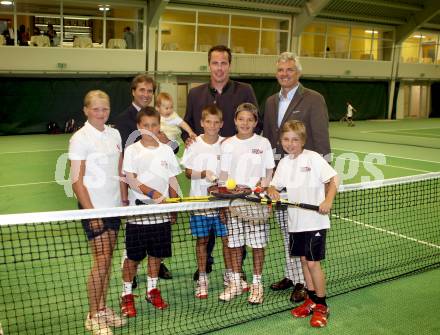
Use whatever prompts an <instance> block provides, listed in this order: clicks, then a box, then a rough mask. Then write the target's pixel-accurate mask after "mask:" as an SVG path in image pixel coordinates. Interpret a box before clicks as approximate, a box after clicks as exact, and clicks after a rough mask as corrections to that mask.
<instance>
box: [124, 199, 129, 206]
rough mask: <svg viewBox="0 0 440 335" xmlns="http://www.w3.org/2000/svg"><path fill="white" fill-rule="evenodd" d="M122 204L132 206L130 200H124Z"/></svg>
mask: <svg viewBox="0 0 440 335" xmlns="http://www.w3.org/2000/svg"><path fill="white" fill-rule="evenodd" d="M122 204H123V205H126V206H128V205H130V200H122Z"/></svg>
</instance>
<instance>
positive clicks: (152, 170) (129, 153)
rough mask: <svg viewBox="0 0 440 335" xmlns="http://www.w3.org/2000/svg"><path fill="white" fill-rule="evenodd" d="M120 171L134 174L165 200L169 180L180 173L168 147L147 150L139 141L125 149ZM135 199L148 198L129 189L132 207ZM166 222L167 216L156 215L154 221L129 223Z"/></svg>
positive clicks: (167, 195) (162, 145)
mask: <svg viewBox="0 0 440 335" xmlns="http://www.w3.org/2000/svg"><path fill="white" fill-rule="evenodd" d="M122 169H123V170H124V171H125V172H130V173H135V174H136V175H137V180H138V181H139V182H141V183H142V184H144V185H146V186H148V187H151V188H154V189H155V190H157V191H159V192H160V193H162V195H163V196H165V197H166V198H168V197H169V193H168V190H169V179H170V178H171V177H174V176H176V175H178V174H179V173H180V172H181V170H180V167H179V163H178V162H177V159H176V157H175V156H174V153H173V150H172V149H171V148H170V147H169V146H168V145H165V144H162V143H160V144H159V146H158V147H149V148H147V147H144V145H143V144H142V143H141V141H138V142H136V143H133V144H131V145H129V146H128V147H127V149H125V153H124V163H123V166H122ZM136 199H139V200H148V199H150V198H149V197H148V196H147V195H145V194H143V193H140V192H137V191H135V190H133V189H132V188H129V190H128V200H130V203H131V204H133V205H134V204H135V203H136ZM168 220H169V217H168V215H165V216H162V215H161V216H158V215H156V216H155V218H154V220H151V221H150V222H148V219H146V220H144V221H143V222H137V221H136V222H130V223H140V224H152V223H160V222H165V221H168Z"/></svg>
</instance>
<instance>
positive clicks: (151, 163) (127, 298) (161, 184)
mask: <svg viewBox="0 0 440 335" xmlns="http://www.w3.org/2000/svg"><path fill="white" fill-rule="evenodd" d="M137 127H138V129H139V130H140V131H141V134H142V138H141V140H140V141H138V142H135V143H133V144H131V145H130V146H128V147H127V148H126V149H125V154H124V162H123V166H122V169H123V171H124V172H125V175H126V177H127V182H128V184H129V186H130V188H129V193H128V199H129V201H130V203H132V204H139V203H142V202H144V201H147V200H150V201H151V200H153V201H154V202H156V203H161V202H162V201H163V200H164V199H166V198H168V197H177V196H178V192H180V190H179V184H178V183H177V179H176V176H177V175H178V174H179V173H180V168H179V163H178V162H177V159H176V157H175V156H174V153H173V150H172V149H171V148H170V147H169V146H168V145H165V144H162V143H161V142H160V141H159V140H158V138H157V136H158V134H159V131H160V115H159V113H158V112H157V111H156V110H155V109H154V108H153V107H145V108H143V109H141V110H140V111H139V112H138V114H137ZM174 219H175V216H174V215H170V214H151V215H143V216H140V217H134V218H128V220H127V224H126V235H125V248H126V250H127V260H126V261H125V262H124V266H123V271H122V279H123V282H124V283H123V287H122V299H121V300H122V302H121V312H122V315H124V316H126V317H134V316H136V308H135V305H134V297H133V292H132V281H133V278H134V276H135V275H136V271H137V267H138V265H139V262H141V261H142V260H143V259H144V258H145V257H146V256H148V267H147V293H146V300H147V301H148V302H150V303H151V304H152V305H153V306H154V307H155V308H157V309H165V308H167V307H168V304H167V303H166V302H165V301H164V300H163V299H162V296H161V293H160V291H159V290H158V289H157V287H156V286H157V282H158V276H159V268H160V262H161V260H162V258H166V257H171V222H172V221H174Z"/></svg>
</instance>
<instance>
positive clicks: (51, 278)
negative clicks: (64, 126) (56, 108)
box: [0, 120, 440, 334]
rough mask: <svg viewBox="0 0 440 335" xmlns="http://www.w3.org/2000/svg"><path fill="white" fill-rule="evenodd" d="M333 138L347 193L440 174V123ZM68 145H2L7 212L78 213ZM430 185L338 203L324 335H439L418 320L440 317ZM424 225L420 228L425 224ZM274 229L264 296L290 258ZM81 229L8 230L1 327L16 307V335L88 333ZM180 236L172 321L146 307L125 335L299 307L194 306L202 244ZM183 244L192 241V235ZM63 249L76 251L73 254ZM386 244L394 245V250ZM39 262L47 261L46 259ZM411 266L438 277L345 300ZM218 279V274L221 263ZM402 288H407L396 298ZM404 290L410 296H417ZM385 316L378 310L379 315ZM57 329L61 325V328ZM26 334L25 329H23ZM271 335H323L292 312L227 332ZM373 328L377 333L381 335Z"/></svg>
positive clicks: (360, 130) (9, 141) (367, 128)
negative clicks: (412, 333) (188, 316)
mask: <svg viewBox="0 0 440 335" xmlns="http://www.w3.org/2000/svg"><path fill="white" fill-rule="evenodd" d="M330 134H331V140H332V148H333V152H334V161H333V164H334V166H335V167H336V169H337V170H338V172H339V174H340V175H341V177H342V179H343V183H344V184H352V183H359V182H367V181H372V180H378V179H390V178H395V177H404V176H412V175H417V174H425V173H428V172H439V171H440V142H439V141H438V137H439V136H440V120H405V121H363V122H357V123H356V127H352V128H348V127H346V126H345V125H344V124H341V123H339V122H338V123H332V124H331V130H330ZM69 137H70V136H67V135H29V136H11V137H2V138H0V156H1V157H2V162H3V164H2V167H1V168H0V171H1V172H0V189H1V191H2V192H1V193H0V204H1V205H0V206H1V207H0V208H1V211H0V212H1V213H2V214H9V213H20V212H36V211H54V210H65V209H75V208H76V201H75V200H74V198H72V197H68V196H66V192H67V195H70V194H69V192H70V189H69V187H68V170H67V169H66V162H67V156H66V151H67V146H68V139H69ZM180 182H181V186H182V188H183V189H184V191H185V192H186V191H187V189H188V185H187V182H186V180H185V179H184V178H180ZM420 187H422V186H420ZM424 187H425V189H426V187H428V188H427V190H428V191H427V196H425V197H424V198H423V200H425V201H424V202H421V203H417V204H414V203H411V199H412V198H411V197H410V195H411V194H412V193H417V192H418V191H417V190H418V186H415V188H414V189H410V190H409V191H406V192H407V193H409V194H410V195H404V193H401V196H400V197H395V198H393V197H392V194H388V193H386V192H384V193H383V194H381V193H380V191H375V190H372V191H366V192H364V193H361V194H362V196H361V197H360V196H358V197H355V198H350V196H349V193H348V192H347V193H341V194H340V195H339V197H340V198H341V205H340V208H335V211H334V214H333V218H332V219H333V221H332V225H333V228H332V231H331V235H330V238H329V242H328V257H327V262H325V267H326V269H327V275H328V278H329V295H331V296H334V297H333V298H331V299H330V300H329V303H330V306H331V308H332V317H331V319H330V323H329V326H328V327H327V329H325V330H323V331H324V332H325V333H335V332H337V333H341V334H353V333H358V332H359V331H360V329H362V332H363V333H367V334H369V333H371V334H378V333H379V334H380V333H384V334H385V333H386V334H390V333H393V332H394V333H396V334H397V333H407V330H408V329H418V330H420V327H414V323H416V324H423V329H424V330H426V334H428V333H434V332H435V329H439V328H440V322H439V321H438V320H437V318H435V319H434V318H431V317H429V315H430V314H429V313H427V314H422V313H420V312H419V306H421V305H423V306H427V307H428V308H429V307H430V306H431V308H433V309H435V308H436V305H435V303H434V302H435V301H436V300H437V301H438V298H439V297H440V295H439V293H440V292H439V290H438V285H436V284H434V285H432V284H430V283H435V282H438V280H439V279H440V271H439V269H438V265H439V264H440V232H439V230H438V203H439V201H440V199H439V198H438V190H437V189H438V182H437V184H435V183H434V184H429V185H428V186H426V185H425V186H424ZM396 191H397V193H398V191H399V190H398V189H393V192H396ZM399 194H400V193H399ZM429 195H431V199H430V198H429ZM344 197H347V201H342V200H343V199H342V198H344ZM433 197H434V198H433ZM353 199H355V200H353ZM432 203H434V204H435V205H434V206H435V208H432V207H433V206H432ZM393 204H396V205H395V206H393ZM375 207H383V208H380V213H384V212H385V213H386V216H385V217H384V216H380V215H377V214H376V212H379V208H377V210H375ZM415 213H417V215H415ZM420 213H424V214H420ZM384 218H385V219H384ZM415 222H421V223H420V224H417V225H415V224H414V223H415ZM276 228H277V227H276V222H274V220H272V236H271V247H270V248H269V249H268V251H267V252H268V254H267V259H266V264H267V265H266V270H265V271H266V272H265V276H264V281H265V284H266V285H265V286H267V285H268V284H269V283H270V282H272V281H274V280H277V279H279V278H280V277H281V276H282V272H283V270H282V269H283V257H280V254H279V253H280V250H282V241H281V237H280V234H279V231H278V229H276ZM396 228H397V229H398V230H396ZM81 229H82V228H81V226H79V225H72V224H69V222H65V223H60V224H58V225H57V226H56V227H54V226H53V225H48V224H41V225H32V226H27V225H24V226H17V228H14V229H11V231H8V232H4V231H3V230H2V234H1V235H2V240H3V244H2V247H3V249H4V251H3V255H2V257H1V258H2V259H4V260H5V265H2V266H3V270H2V272H1V274H2V277H3V279H4V278H5V274H6V273H8V269H9V270H10V271H13V272H14V274H13V275H11V274H10V271H9V274H8V279H9V280H11V279H14V283H15V284H14V286H13V287H11V288H10V292H5V291H3V289H2V292H1V297H0V302H1V307H0V315H2V316H0V322H2V324H3V327H4V328H5V322H4V321H2V320H3V318H4V316H3V315H8V316H9V313H10V310H9V309H8V306H11V305H13V306H16V310H18V311H19V313H17V314H14V319H16V320H17V322H16V325H14V326H11V327H10V330H11V333H32V334H33V333H38V334H39V333H45V334H47V333H48V332H43V331H42V329H44V328H47V329H50V330H51V333H58V334H60V333H63V334H64V333H66V334H70V333H72V334H73V333H75V334H76V333H81V332H82V331H83V326H82V323H83V319H84V315H85V313H86V309H87V307H86V305H87V304H86V301H87V298H86V292H85V282H86V275H85V274H86V273H87V272H88V270H89V266H90V264H89V263H90V261H89V254H88V252H89V251H88V246H87V244H86V243H85V238H84V236H83V233H82V230H81ZM175 231H176V232H177V236H178V238H177V239H176V238H174V240H173V248H174V250H176V251H181V252H176V253H175V254H176V256H173V258H171V259H170V260H168V261H167V263H168V264H169V265H170V267H171V269H172V270H173V274H174V276H175V279H173V280H172V281H169V282H163V283H161V284H160V285H161V286H162V288H163V290H164V291H165V292H167V293H169V292H173V294H169V295H168V296H167V298H168V299H169V302H170V305H171V306H173V307H171V308H170V309H168V310H166V311H155V310H154V311H153V310H151V309H149V308H148V306H146V305H145V304H143V305H142V307H139V309H140V311H141V313H142V314H144V313H145V315H149V317H145V318H136V320H130V323H129V327H126V328H122V329H121V330H120V331H119V330H118V332H115V333H124V334H130V333H134V332H136V333H142V330H144V332H147V329H148V331H149V332H155V331H159V329H160V327H161V325H162V324H163V323H166V322H171V323H174V324H175V327H176V328H175V329H180V330H182V331H183V332H189V333H197V332H198V330H199V329H203V328H204V326H205V325H206V326H207V327H210V328H211V329H213V327H212V323H215V324H216V325H217V326H216V327H214V328H223V327H226V326H228V325H229V324H231V322H232V323H238V322H241V321H243V320H245V319H247V320H249V319H253V318H258V317H261V316H263V315H268V314H275V313H278V312H280V311H283V310H286V309H287V308H289V306H290V305H289V304H287V303H286V299H287V298H288V295H287V293H276V294H268V295H267V298H266V301H265V303H264V304H263V305H261V306H257V307H252V308H248V307H247V306H245V307H243V306H244V304H245V298H244V297H240V298H239V299H237V300H235V301H234V302H233V303H230V304H228V306H225V307H224V308H223V307H222V308H217V309H212V306H213V305H215V304H217V296H216V295H215V294H211V295H210V297H209V299H207V300H206V301H202V302H198V301H197V302H195V301H194V299H193V297H192V294H193V291H192V290H193V287H192V285H193V284H192V281H191V276H192V271H193V270H194V268H195V261H194V255H193V245H194V243H193V241H192V239H191V238H190V237H189V233H187V232H186V230H184V229H183V228H178V227H177V228H176V227H175ZM48 232H49V233H48ZM185 234H186V235H187V237H188V238H184V237H182V236H184V235H185ZM49 235H50V238H51V243H49V244H48V243H47V242H46V241H45V240H46V239H47V238H48V236H49ZM122 235H123V234H121V236H120V238H119V244H118V247H117V250H116V255H115V257H114V268H113V274H112V279H111V280H112V281H111V284H110V287H111V288H110V292H109V297H110V298H109V301H110V304H111V306H112V307H113V308H115V309H116V310H117V306H118V296H119V293H120V292H119V290H120V278H119V262H120V259H121V257H120V256H121V253H122V249H123V248H122V245H123V238H122ZM344 235H347V236H346V238H345V239H344V240H340V239H339V238H336V236H337V237H340V236H344ZM39 237H40V238H39ZM65 245H67V246H74V248H68V249H67V248H65V247H64V246H65ZM384 245H386V246H387V247H386V250H384V247H383V246H384ZM17 248H21V250H22V253H21V255H22V256H21V258H20V259H17V258H16V256H15V255H14V254H13V253H12V252H11V251H10V250H13V249H17ZM219 249H220V248H217V249H216V255H215V256H216V258H217V259H221V256H220V250H219ZM358 250H363V251H364V252H363V255H364V257H358V256H355V258H353V255H357V254H356V252H357V251H358ZM183 251H185V252H183ZM186 251H187V252H186ZM426 252H428V254H430V255H431V256H430V257H428V258H429V259H427V258H426ZM38 255H39V256H42V257H41V258H38V257H36V256H38ZM281 256H282V255H281ZM33 257H35V259H34V258H33ZM353 259H355V262H354V263H352V264H349V265H346V264H345V263H346V262H347V260H353ZM377 259H379V260H380V259H383V263H380V264H379V265H378V264H375V263H374V262H372V260H377ZM192 263H194V265H193V266H191V264H192ZM248 263H249V262H248ZM413 263H417V267H418V268H426V269H432V268H434V270H431V271H429V272H425V273H423V274H418V275H417V276H412V277H406V278H403V279H400V280H398V281H392V282H388V283H385V284H381V285H376V286H373V287H367V288H364V289H362V290H359V291H355V292H351V293H345V294H343V295H339V294H340V293H344V292H347V291H351V290H352V289H356V288H359V287H364V286H368V285H370V284H371V283H372V282H381V281H385V280H388V279H389V278H393V277H397V276H401V275H402V274H404V273H406V272H413V271H412V269H413V265H414V264H413ZM49 264H50V267H51V268H55V269H57V271H56V272H55V273H53V272H51V273H47V272H45V271H44V269H45V268H46V267H47V266H48V265H49ZM182 264H187V266H182ZM433 264H434V265H433ZM339 265H341V266H339ZM378 266H379V267H380V268H381V269H380V270H381V271H380V272H379V271H377V268H378ZM344 267H349V268H350V269H351V270H352V271H351V272H350V273H344V272H341V273H336V272H334V269H339V268H342V269H343V268H344ZM246 268H247V269H248V272H249V269H250V264H246ZM215 271H218V273H220V271H221V270H220V265H219V266H218V267H217V269H216V270H215ZM332 271H333V272H332ZM78 274H80V275H79V276H78ZM23 278H25V279H26V278H29V279H30V280H29V282H32V283H33V284H34V286H32V287H31V286H27V285H22V284H21V283H23V282H24V283H27V281H26V280H23ZM219 278H220V276H217V280H215V281H213V282H212V289H213V290H214V291H215V292H217V291H219V290H220V289H221V286H222V281H221V280H220V279H219ZM1 279H2V278H0V280H1ZM418 281H420V283H419V284H418ZM405 283H406V284H405ZM395 286H396V287H400V288H399V290H398V291H397V292H396V293H394V295H393V293H392V292H393V290H394V289H395ZM432 286H434V287H432ZM405 287H406V288H405ZM82 288H84V289H82ZM418 290H420V291H418ZM52 291H60V292H61V291H62V292H72V294H73V295H74V296H73V297H72V296H56V295H53V294H51V292H52ZM363 292H365V293H364V294H363ZM406 292H410V294H408V295H407V293H406ZM428 292H429V293H430V294H429V295H428V297H431V299H432V301H426V296H427V293H428ZM418 293H419V294H418ZM45 296H48V297H50V300H49V301H47V304H46V305H44V306H42V305H41V302H40V299H41V297H45ZM399 297H400V300H399V299H398V298H399ZM363 299H365V300H363ZM81 302H82V303H81ZM182 302H185V303H182ZM363 303H365V305H366V306H369V307H370V309H373V310H374V311H377V310H381V309H383V310H385V311H393V310H397V309H399V308H400V306H396V304H397V305H399V304H402V305H404V306H402V310H405V312H406V313H412V314H413V315H415V316H417V319H416V320H414V319H413V318H412V317H411V318H408V317H407V316H404V317H403V316H401V315H399V314H392V315H393V316H394V317H395V319H393V320H392V323H393V324H395V325H394V326H393V328H392V331H391V332H390V329H389V328H388V326H389V321H390V320H389V319H387V318H390V316H389V315H390V314H391V313H390V314H388V316H387V313H383V315H381V314H380V313H376V314H375V318H374V319H372V320H370V319H369V317H368V316H369V315H370V312H369V313H368V314H367V315H365V313H361V311H362V310H364V307H365V306H364V305H363ZM53 305H57V306H58V308H56V311H57V312H56V313H54V312H53V308H52V307H53ZM411 305H413V307H414V308H413V309H412V308H411ZM139 306H140V305H139ZM210 306H211V307H210ZM347 306H348V307H347ZM356 306H357V308H356ZM375 306H378V308H377V309H376V308H375ZM386 306H388V307H386ZM66 310H68V311H69V313H68V314H66V313H65V311H66ZM182 310H192V311H193V312H194V313H193V314H194V317H193V320H190V321H188V320H184V319H182V316H181V315H182V314H181V312H182ZM348 311H350V313H351V314H350V315H348V314H349V313H348ZM364 311H365V310H364ZM48 313H50V314H51V315H50V316H51V317H50V318H48V317H47V314H48ZM151 313H153V314H151ZM352 314H353V315H352ZM53 320H56V324H54V322H53ZM265 320H267V322H268V323H271V324H272V325H273V328H266V327H267V326H266V325H265V326H264V328H260V326H255V325H260V324H262V323H265ZM32 324H35V325H37V324H38V327H40V328H37V329H36V330H35V331H33V330H32V328H29V327H30V326H29V325H32ZM359 324H370V325H371V328H367V327H366V328H360V327H359ZM20 325H26V326H23V328H21V326H20ZM41 327H43V328H41ZM255 327H257V328H258V330H256V329H255ZM261 329H265V333H267V332H269V333H277V334H278V333H280V334H282V333H284V332H285V333H287V332H289V333H291V332H292V331H295V332H296V331H298V333H305V334H307V333H311V332H312V331H313V330H312V329H309V327H308V324H307V322H306V321H304V320H292V319H291V317H290V315H289V313H288V312H281V313H279V314H275V315H273V316H271V317H267V318H264V319H262V320H261V321H254V322H251V323H247V324H243V325H240V326H235V327H232V328H230V329H225V330H222V331H219V333H222V334H234V333H250V332H252V333H256V334H258V333H262V332H260V331H262V330H261ZM368 329H371V332H369V330H368ZM163 333H167V332H163ZM170 333H172V332H171V331H170ZM422 333H423V332H422Z"/></svg>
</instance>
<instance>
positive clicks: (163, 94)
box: [156, 92, 173, 107]
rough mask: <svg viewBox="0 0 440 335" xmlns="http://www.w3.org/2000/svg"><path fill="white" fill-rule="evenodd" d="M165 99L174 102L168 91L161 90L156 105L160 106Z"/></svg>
mask: <svg viewBox="0 0 440 335" xmlns="http://www.w3.org/2000/svg"><path fill="white" fill-rule="evenodd" d="M163 101H171V102H173V98H172V97H171V95H170V94H168V93H166V92H160V93H159V94H158V95H157V97H156V107H160V105H161V104H162V102H163Z"/></svg>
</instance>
